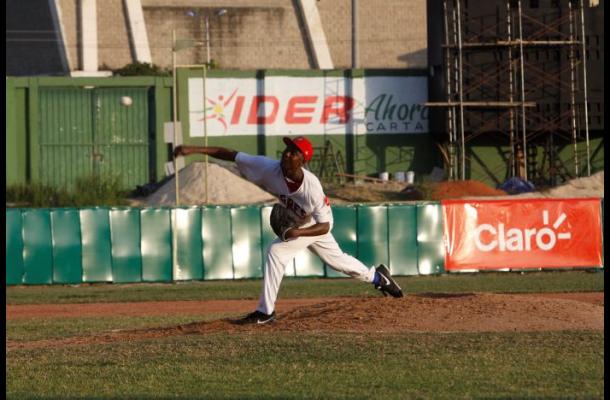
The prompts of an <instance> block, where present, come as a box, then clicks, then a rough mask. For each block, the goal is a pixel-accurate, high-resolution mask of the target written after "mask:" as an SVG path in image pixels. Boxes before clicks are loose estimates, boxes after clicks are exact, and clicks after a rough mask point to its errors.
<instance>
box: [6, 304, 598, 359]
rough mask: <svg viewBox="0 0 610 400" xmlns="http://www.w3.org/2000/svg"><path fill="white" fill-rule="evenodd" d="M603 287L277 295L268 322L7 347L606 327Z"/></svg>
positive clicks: (227, 321)
mask: <svg viewBox="0 0 610 400" xmlns="http://www.w3.org/2000/svg"><path fill="white" fill-rule="evenodd" d="M255 305H256V302H255V301H253V300H248V301H243V300H224V301H182V302H143V303H106V304H68V305H9V306H7V320H8V321H10V320H12V319H17V318H40V316H41V314H40V313H44V315H45V316H46V318H53V317H55V318H67V317H86V316H90V317H99V316H112V315H114V316H116V315H139V316H145V315H161V314H170V315H176V314H181V315H190V314H192V315H193V316H194V319H196V318H197V317H198V316H205V315H206V314H208V315H209V314H211V313H225V314H238V313H240V314H241V313H246V312H249V311H252V310H253V309H254V307H255ZM603 305H604V293H603V292H594V293H544V294H490V293H462V294H443V293H420V294H413V295H408V296H406V297H404V298H401V299H393V298H382V297H366V298H358V297H342V298H323V299H280V300H279V301H278V306H277V313H278V318H277V320H276V321H275V322H274V323H272V324H270V325H265V326H241V325H236V324H235V320H236V317H230V318H222V319H217V320H212V321H208V322H198V321H195V322H192V323H189V324H182V325H177V326H169V327H157V328H149V329H137V330H124V331H111V332H107V333H104V334H98V335H91V336H82V337H70V338H65V339H46V340H38V341H30V342H21V341H10V340H7V342H6V349H7V350H14V349H31V348H54V347H63V346H71V345H87V344H95V343H98V344H99V343H110V342H121V341H138V340H145V339H150V338H158V337H166V336H177V335H205V334H211V333H235V332H252V333H257V332H260V333H264V332H325V333H333V332H386V333H390V332H420V333H421V332H517V331H519V332H526V331H562V330H603V329H604V307H603Z"/></svg>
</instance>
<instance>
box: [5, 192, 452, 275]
mask: <svg viewBox="0 0 610 400" xmlns="http://www.w3.org/2000/svg"><path fill="white" fill-rule="evenodd" d="M270 212H271V206H201V207H189V208H184V207H181V208H169V207H168V208H79V209H78V208H53V209H18V208H14V209H7V210H6V284H7V285H21V284H24V285H37V284H78V283H93V282H113V283H128V282H129V283H130V282H172V281H188V280H212V279H244V278H260V277H262V276H263V270H262V266H263V264H264V256H265V252H266V248H267V247H268V245H269V244H270V243H271V242H272V241H273V240H274V238H275V234H274V233H273V231H272V229H271V227H270V226H269V223H268V221H269V214H270ZM333 215H334V228H333V234H334V236H335V238H336V239H337V242H338V243H339V245H340V246H341V248H342V249H343V251H345V252H346V253H348V254H351V255H353V256H355V257H357V258H358V259H360V260H361V261H362V262H364V263H365V264H367V265H377V264H379V263H385V264H386V265H389V266H390V268H391V270H392V272H393V274H395V275H420V274H438V273H442V272H444V266H443V257H444V256H443V254H444V250H443V245H442V222H441V220H442V218H441V207H440V204H438V203H420V204H413V205H402V204H401V205H354V206H334V207H333ZM174 246H175V249H176V252H175V254H176V263H174V262H173V257H174V251H173V249H174ZM286 274H287V275H288V276H298V277H311V276H317V277H345V275H342V274H339V273H337V272H336V271H334V270H332V269H330V268H329V267H328V266H326V265H324V264H323V263H322V262H321V261H320V259H319V258H318V257H317V256H315V255H313V254H312V253H310V252H309V251H308V250H305V251H303V252H302V253H300V254H298V255H297V257H296V258H295V260H294V261H293V263H292V264H291V265H290V266H289V267H288V268H287V270H286Z"/></svg>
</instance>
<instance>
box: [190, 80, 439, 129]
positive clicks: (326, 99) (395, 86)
mask: <svg viewBox="0 0 610 400" xmlns="http://www.w3.org/2000/svg"><path fill="white" fill-rule="evenodd" d="M188 98H189V124H190V136H192V137H197V136H204V124H203V120H204V113H203V79H202V78H189V81H188ZM427 99H428V85H427V78H426V77H425V76H405V77H400V76H399V77H389V76H388V77H364V78H354V79H348V78H344V77H283V76H277V77H267V78H265V79H264V80H257V79H255V78H248V79H239V78H208V79H207V80H206V115H207V134H208V136H233V135H258V134H264V135H268V136H273V135H278V136H283V135H305V134H309V135H322V134H346V133H349V134H357V135H358V134H385V133H428V108H427V107H425V106H424V105H423V104H424V103H425V102H426V101H427Z"/></svg>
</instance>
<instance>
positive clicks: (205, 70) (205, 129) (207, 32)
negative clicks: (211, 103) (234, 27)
mask: <svg viewBox="0 0 610 400" xmlns="http://www.w3.org/2000/svg"><path fill="white" fill-rule="evenodd" d="M226 13H227V10H226V9H224V8H223V9H221V10H218V11H216V12H215V13H214V15H216V16H217V17H220V16H223V15H225V14H226ZM205 48H206V63H205V64H204V65H203V142H204V146H206V147H207V145H208V115H207V109H206V104H205V102H206V98H207V95H206V82H207V79H208V68H210V18H209V16H208V14H206V15H205ZM204 170H205V174H204V184H205V204H208V155H207V154H206V155H205V164H204Z"/></svg>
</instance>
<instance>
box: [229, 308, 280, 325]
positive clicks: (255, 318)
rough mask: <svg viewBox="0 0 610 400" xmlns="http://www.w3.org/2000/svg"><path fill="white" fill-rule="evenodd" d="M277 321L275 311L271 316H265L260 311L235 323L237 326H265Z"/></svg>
mask: <svg viewBox="0 0 610 400" xmlns="http://www.w3.org/2000/svg"><path fill="white" fill-rule="evenodd" d="M273 321H275V311H274V312H272V313H271V314H265V313H263V312H260V311H258V310H256V311H254V312H252V313H250V314H248V315H246V316H245V317H243V318H241V319H238V320H237V321H235V324H237V325H250V324H253V325H264V324H269V323H271V322H273Z"/></svg>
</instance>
